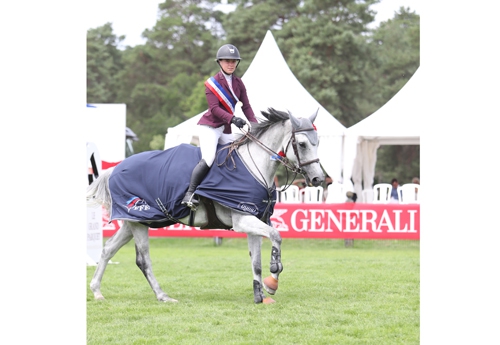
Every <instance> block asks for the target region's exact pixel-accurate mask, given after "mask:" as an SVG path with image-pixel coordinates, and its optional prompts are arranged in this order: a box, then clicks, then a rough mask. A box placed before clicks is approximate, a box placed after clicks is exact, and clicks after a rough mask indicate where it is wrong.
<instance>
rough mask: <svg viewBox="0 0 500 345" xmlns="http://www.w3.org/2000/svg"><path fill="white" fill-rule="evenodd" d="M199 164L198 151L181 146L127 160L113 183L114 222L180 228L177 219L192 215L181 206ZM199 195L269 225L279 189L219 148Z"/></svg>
mask: <svg viewBox="0 0 500 345" xmlns="http://www.w3.org/2000/svg"><path fill="white" fill-rule="evenodd" d="M200 159H201V151H200V148H199V147H195V146H192V145H188V144H181V145H179V146H175V147H172V148H170V149H168V150H164V151H161V150H156V151H147V152H141V153H137V154H135V155H132V156H130V157H128V158H127V159H125V160H123V161H122V162H121V163H120V164H118V165H117V166H116V167H115V168H114V170H113V172H112V174H111V176H110V178H109V189H110V193H111V200H112V205H111V206H112V207H111V215H110V221H112V220H115V219H121V220H131V221H138V222H141V223H143V224H145V225H148V226H149V227H151V228H159V227H164V226H168V225H172V224H175V223H178V221H177V219H181V218H184V217H186V216H188V215H189V212H190V211H191V210H190V209H189V208H188V207H186V206H185V205H181V201H182V198H183V197H184V194H185V193H186V191H187V189H188V186H189V181H190V179H191V172H192V171H193V169H194V167H195V165H196V164H198V162H199V161H200ZM195 193H196V194H197V195H201V196H203V197H206V198H208V199H211V200H214V201H217V202H218V203H220V204H222V205H224V206H227V207H229V208H232V209H236V210H240V211H243V212H246V213H249V214H251V215H254V216H257V217H258V218H260V219H263V218H266V219H265V220H264V221H265V222H266V223H268V222H269V217H270V216H271V215H272V214H273V211H274V204H275V202H276V186H275V185H274V184H273V186H271V188H269V189H268V188H266V187H265V186H264V185H263V184H262V183H261V182H260V181H258V180H257V179H256V178H255V176H254V175H253V174H252V173H251V172H250V171H249V170H248V169H247V167H246V166H245V164H244V162H243V161H242V160H241V159H240V157H239V155H238V152H237V151H236V150H230V147H229V146H224V147H223V146H221V145H219V146H218V148H217V155H216V158H215V162H214V163H213V164H212V167H211V168H210V170H209V172H208V174H207V176H206V177H205V179H204V180H203V181H202V183H201V184H200V185H199V186H198V188H197V190H196V192H195ZM264 216H265V217H264Z"/></svg>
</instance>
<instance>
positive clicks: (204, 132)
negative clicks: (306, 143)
mask: <svg viewBox="0 0 500 345" xmlns="http://www.w3.org/2000/svg"><path fill="white" fill-rule="evenodd" d="M240 60H241V58H240V53H239V51H238V49H237V48H236V47H235V46H234V45H232V44H225V45H223V46H222V47H220V48H219V50H218V51H217V55H216V58H215V61H216V62H217V64H218V65H219V66H220V71H219V72H218V73H217V74H215V75H214V76H213V77H210V78H208V79H207V81H206V82H205V95H206V98H207V102H208V110H207V112H206V113H205V114H203V116H202V117H201V119H200V121H198V125H200V131H199V141H200V149H201V160H200V161H199V162H198V164H197V165H196V166H195V167H194V169H193V172H192V173H191V180H190V182H189V188H188V190H187V192H186V195H184V198H183V199H182V202H181V204H183V205H186V206H188V207H190V208H192V209H194V208H196V205H198V204H199V201H198V198H197V196H196V195H194V194H193V193H194V191H195V190H196V187H198V185H199V184H200V183H201V181H203V179H204V178H205V176H206V174H207V173H208V170H209V169H210V167H211V166H212V164H213V162H214V160H215V153H216V150H217V144H227V143H230V142H232V141H233V135H232V134H231V133H232V131H231V124H234V125H235V126H236V127H238V128H242V127H243V126H244V125H246V124H247V123H246V121H245V120H244V119H242V118H240V117H236V116H234V110H235V106H236V104H237V103H238V102H241V110H242V111H243V114H245V117H246V118H247V119H248V121H250V122H257V119H256V118H255V115H254V113H253V110H252V108H251V106H250V102H249V101H248V96H247V90H246V88H245V85H244V84H243V81H242V80H241V79H240V78H239V77H237V76H236V75H234V71H235V70H236V68H237V67H238V65H239V63H240Z"/></svg>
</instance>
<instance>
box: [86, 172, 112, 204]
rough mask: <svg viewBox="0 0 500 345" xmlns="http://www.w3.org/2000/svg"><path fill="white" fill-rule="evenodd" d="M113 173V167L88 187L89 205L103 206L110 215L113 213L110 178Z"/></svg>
mask: <svg viewBox="0 0 500 345" xmlns="http://www.w3.org/2000/svg"><path fill="white" fill-rule="evenodd" d="M112 172H113V167H111V168H109V169H106V170H104V171H103V172H102V173H101V175H99V177H98V178H97V179H96V180H95V181H94V182H92V183H91V184H90V186H88V187H87V205H89V206H95V205H102V206H103V207H104V208H105V209H106V211H108V213H109V212H110V211H111V194H110V193H109V176H110V175H111V173H112Z"/></svg>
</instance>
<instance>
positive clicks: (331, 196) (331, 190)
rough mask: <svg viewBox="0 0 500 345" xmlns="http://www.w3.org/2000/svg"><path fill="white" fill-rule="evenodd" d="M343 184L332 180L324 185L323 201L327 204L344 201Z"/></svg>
mask: <svg viewBox="0 0 500 345" xmlns="http://www.w3.org/2000/svg"><path fill="white" fill-rule="evenodd" d="M344 189H345V188H344V185H343V184H340V183H338V182H332V183H330V184H329V185H328V187H326V192H327V194H326V199H325V202H326V203H329V204H342V203H344V202H345V201H346V199H347V197H346V195H345V192H344Z"/></svg>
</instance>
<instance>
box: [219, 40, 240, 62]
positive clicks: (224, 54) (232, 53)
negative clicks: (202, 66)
mask: <svg viewBox="0 0 500 345" xmlns="http://www.w3.org/2000/svg"><path fill="white" fill-rule="evenodd" d="M220 59H234V60H241V58H240V52H239V51H238V48H236V47H235V46H233V45H232V44H224V45H223V46H222V47H220V48H219V50H218V51H217V55H216V56H215V61H219V60H220Z"/></svg>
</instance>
